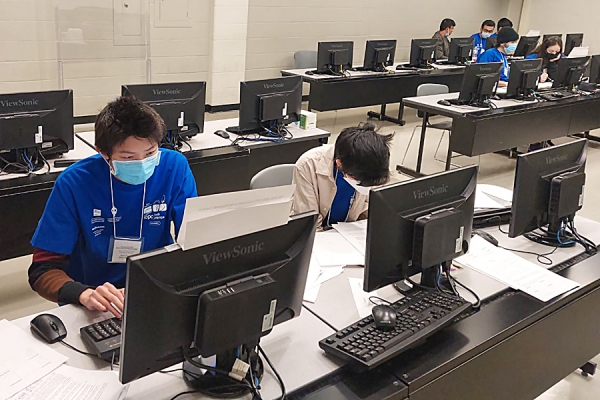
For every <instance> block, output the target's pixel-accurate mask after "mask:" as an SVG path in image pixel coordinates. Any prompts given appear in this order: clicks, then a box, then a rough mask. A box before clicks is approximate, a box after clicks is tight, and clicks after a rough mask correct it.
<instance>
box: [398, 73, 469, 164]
mask: <svg viewBox="0 0 600 400" xmlns="http://www.w3.org/2000/svg"><path fill="white" fill-rule="evenodd" d="M449 92H450V89H449V88H448V86H446V85H440V84H437V83H424V84H422V85H419V87H417V97H420V96H432V95H436V94H446V93H449ZM434 115H435V114H430V115H429V116H430V117H432V116H434ZM417 117H419V118H421V119H423V111H420V110H419V111H417ZM421 127H422V125H417V126H415V128H414V129H413V131H412V134H411V136H410V140H409V141H408V146H406V151H405V152H404V157H403V158H402V165H404V160H406V156H407V155H408V151H409V150H410V145H411V143H412V140H413V138H414V137H415V132H416V131H417V129H419V128H421ZM427 128H432V129H438V130H441V131H442V136H441V137H440V141H439V142H438V145H437V148H436V149H435V154H434V156H433V157H434V159H435V160H436V161H440V162H444V163H445V162H446V160H442V159H440V158H438V156H437V154H438V151H439V149H440V145H441V144H442V140H444V134H445V133H446V131H448V133H449V134H451V133H452V120H451V119H447V120H444V121H440V122H433V123H432V122H429V120H428V121H427ZM451 165H452V166H453V167H460V165H457V164H451Z"/></svg>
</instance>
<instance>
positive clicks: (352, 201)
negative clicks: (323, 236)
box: [326, 168, 356, 227]
mask: <svg viewBox="0 0 600 400" xmlns="http://www.w3.org/2000/svg"><path fill="white" fill-rule="evenodd" d="M337 177H338V169H337V168H336V169H335V177H334V178H333V180H334V182H336V186H337ZM355 197H356V190H355V191H354V193H352V197H350V206H348V212H347V213H346V218H345V219H344V222H347V221H348V216H349V215H350V210H351V209H352V204H353V203H354V198H355ZM334 200H335V197H334ZM332 206H333V204H332ZM326 226H329V227H331V208H330V209H329V212H328V213H327V224H326Z"/></svg>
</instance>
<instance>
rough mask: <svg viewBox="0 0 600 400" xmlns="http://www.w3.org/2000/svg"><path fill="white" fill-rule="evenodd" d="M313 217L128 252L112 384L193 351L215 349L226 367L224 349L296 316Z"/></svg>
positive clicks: (227, 350) (251, 342)
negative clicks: (189, 245) (192, 243)
mask: <svg viewBox="0 0 600 400" xmlns="http://www.w3.org/2000/svg"><path fill="white" fill-rule="evenodd" d="M316 221H317V214H316V213H315V212H311V213H306V214H302V215H297V216H294V217H291V218H290V221H289V222H288V223H287V224H286V225H283V226H278V227H275V228H271V229H267V230H264V231H259V232H256V233H252V234H249V235H244V236H241V237H237V238H233V239H229V240H225V241H222V242H217V243H213V244H209V245H206V246H202V247H198V248H195V249H190V250H186V251H183V250H181V249H178V250H174V251H170V250H169V249H167V248H161V249H158V250H154V251H149V252H146V253H143V254H139V255H136V256H133V257H129V258H128V260H127V277H126V286H125V309H124V312H123V321H122V336H121V354H120V361H119V362H120V372H119V378H120V381H121V382H122V383H123V384H125V383H128V382H131V381H133V380H135V379H139V378H141V377H143V376H146V375H149V374H151V373H154V372H157V371H160V370H162V369H164V368H166V367H169V366H171V365H174V364H177V363H181V362H182V361H184V360H186V359H190V358H191V357H196V356H198V355H200V354H202V355H203V356H209V355H211V354H216V355H217V365H220V366H221V367H222V368H223V369H226V370H228V371H229V370H231V365H230V366H229V368H227V367H226V366H224V365H223V362H225V361H224V360H229V357H228V355H227V353H232V352H233V353H235V352H234V351H233V350H234V349H235V348H237V347H238V346H242V345H247V346H256V344H257V343H258V341H259V339H260V338H261V337H262V336H265V335H267V334H268V333H270V332H271V329H272V328H273V325H277V324H280V323H283V322H285V321H287V320H289V319H292V318H295V317H297V316H298V315H299V314H300V311H301V308H302V299H303V296H304V289H305V286H306V279H307V274H308V268H309V263H310V258H311V253H312V247H313V241H314V236H315V225H316ZM265 307H266V309H265ZM207 327H208V329H206V328H207ZM206 352H209V354H207V353H206ZM234 359H235V356H234ZM229 361H231V364H233V361H234V360H229Z"/></svg>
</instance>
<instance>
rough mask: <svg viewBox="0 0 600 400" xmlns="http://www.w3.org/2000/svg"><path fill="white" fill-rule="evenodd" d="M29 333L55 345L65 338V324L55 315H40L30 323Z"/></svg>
mask: <svg viewBox="0 0 600 400" xmlns="http://www.w3.org/2000/svg"><path fill="white" fill-rule="evenodd" d="M30 327H31V331H32V332H34V333H35V334H36V335H38V336H39V337H40V338H42V339H44V340H45V341H46V342H48V343H56V342H58V341H61V340H63V339H64V338H65V337H67V328H65V324H63V322H62V321H61V320H60V318H58V317H57V316H56V315H52V314H40V315H38V316H37V317H35V318H34V319H32V320H31V323H30Z"/></svg>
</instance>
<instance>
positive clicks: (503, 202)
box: [475, 184, 513, 208]
mask: <svg viewBox="0 0 600 400" xmlns="http://www.w3.org/2000/svg"><path fill="white" fill-rule="evenodd" d="M476 190H477V191H476V193H475V208H504V207H510V205H511V203H512V195H513V194H512V190H510V189H506V188H503V187H500V186H495V185H486V184H478V185H477V189H476Z"/></svg>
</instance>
